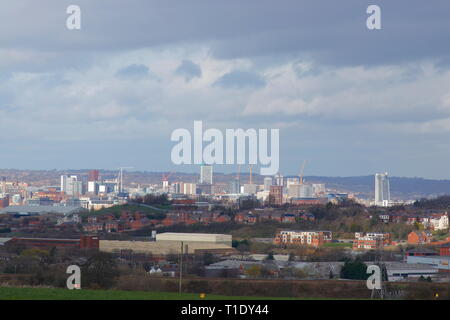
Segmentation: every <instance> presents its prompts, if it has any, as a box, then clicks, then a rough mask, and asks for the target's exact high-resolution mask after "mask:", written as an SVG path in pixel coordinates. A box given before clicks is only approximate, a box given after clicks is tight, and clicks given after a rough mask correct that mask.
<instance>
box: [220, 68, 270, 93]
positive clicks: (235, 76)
mask: <svg viewBox="0 0 450 320" xmlns="http://www.w3.org/2000/svg"><path fill="white" fill-rule="evenodd" d="M265 84H266V82H265V80H264V79H263V78H262V77H261V76H259V75H257V74H256V73H252V72H248V71H232V72H229V73H227V74H224V75H223V76H222V77H220V78H219V79H218V80H217V81H216V82H215V83H214V85H215V86H219V87H223V88H230V89H241V88H261V87H264V86H265Z"/></svg>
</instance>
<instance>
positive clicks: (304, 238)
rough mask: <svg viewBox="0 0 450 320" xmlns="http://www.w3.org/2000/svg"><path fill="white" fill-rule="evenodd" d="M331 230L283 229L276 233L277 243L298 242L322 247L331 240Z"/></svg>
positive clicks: (275, 241)
mask: <svg viewBox="0 0 450 320" xmlns="http://www.w3.org/2000/svg"><path fill="white" fill-rule="evenodd" d="M331 240H332V232H331V231H295V230H281V231H279V232H278V233H277V234H276V235H275V239H274V243H275V244H298V245H310V246H314V247H320V246H322V245H323V244H324V243H328V242H331Z"/></svg>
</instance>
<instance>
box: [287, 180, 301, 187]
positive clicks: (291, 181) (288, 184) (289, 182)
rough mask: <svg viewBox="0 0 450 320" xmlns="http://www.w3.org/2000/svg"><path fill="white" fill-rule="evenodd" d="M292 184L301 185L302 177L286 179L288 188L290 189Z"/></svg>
mask: <svg viewBox="0 0 450 320" xmlns="http://www.w3.org/2000/svg"><path fill="white" fill-rule="evenodd" d="M291 184H300V177H289V178H286V187H288V188H289V186H290V185H291Z"/></svg>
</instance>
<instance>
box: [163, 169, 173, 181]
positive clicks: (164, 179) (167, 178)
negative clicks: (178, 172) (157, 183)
mask: <svg viewBox="0 0 450 320" xmlns="http://www.w3.org/2000/svg"><path fill="white" fill-rule="evenodd" d="M174 173H175V171H171V172H170V173H168V174H165V173H163V174H162V181H163V182H164V181H169V178H170V177H171V176H172V175H173V174H174Z"/></svg>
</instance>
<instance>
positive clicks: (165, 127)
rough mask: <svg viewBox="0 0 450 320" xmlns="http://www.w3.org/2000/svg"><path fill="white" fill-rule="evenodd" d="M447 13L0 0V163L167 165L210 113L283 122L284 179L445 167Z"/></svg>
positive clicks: (427, 173) (444, 4)
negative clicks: (73, 18) (372, 25)
mask: <svg viewBox="0 0 450 320" xmlns="http://www.w3.org/2000/svg"><path fill="white" fill-rule="evenodd" d="M70 4H77V5H79V6H80V7H81V10H82V28H81V30H78V31H69V30H67V28H66V18H67V16H68V15H67V14H66V8H67V6H69V5H70ZM369 4H379V5H380V6H381V9H382V27H383V29H382V30H376V31H369V30H367V28H366V26H365V25H366V18H367V14H366V8H367V6H368V5H369ZM449 15H450V2H449V1H448V0H434V1H432V2H425V1H419V0H408V1H407V0H396V1H377V0H372V1H366V0H342V1H331V0H327V1H325V0H314V1H313V0H308V1H301V0H292V1H290V0H281V1H274V0H271V1H269V0H259V1H256V0H248V1H237V0H230V1H211V0H189V1H185V0H183V1H182V0H159V1H149V0H128V1H126V2H125V1H120V0H96V1H92V0H89V1H87V0H71V1H65V0H59V1H50V0H40V1H39V2H37V1H31V0H27V1H25V0H16V1H11V2H8V3H6V2H3V3H2V4H0V21H1V25H2V28H0V128H1V129H2V133H3V134H2V135H1V138H0V144H1V146H2V151H3V152H2V157H1V160H0V167H3V168H31V169H38V168H42V169H52V168H74V169H75V168H116V167H118V166H123V165H127V166H133V167H134V168H135V169H140V170H151V171H158V170H170V169H174V168H175V167H174V166H173V165H172V164H171V161H170V149H171V147H172V146H173V143H172V142H171V141H170V133H171V132H172V130H174V129H176V128H180V127H184V128H188V129H190V130H192V126H193V121H194V120H203V123H204V126H205V127H215V128H219V129H225V128H244V129H245V128H279V129H280V143H281V154H280V166H281V171H282V172H283V173H285V174H294V173H297V172H298V170H299V166H300V163H301V162H302V161H303V160H304V159H308V160H309V162H308V167H307V168H306V172H305V174H308V175H333V176H337V175H341V176H344V175H365V174H372V173H375V172H378V171H384V170H386V171H388V172H389V173H390V174H391V175H396V176H422V177H429V178H450V170H449V169H448V168H447V167H448V164H447V163H448V160H447V159H448V158H449V156H450V41H449V40H450V16H449ZM175 169H183V170H187V171H197V170H198V168H190V167H183V168H175ZM219 170H221V171H233V170H236V168H234V167H221V168H219Z"/></svg>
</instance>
